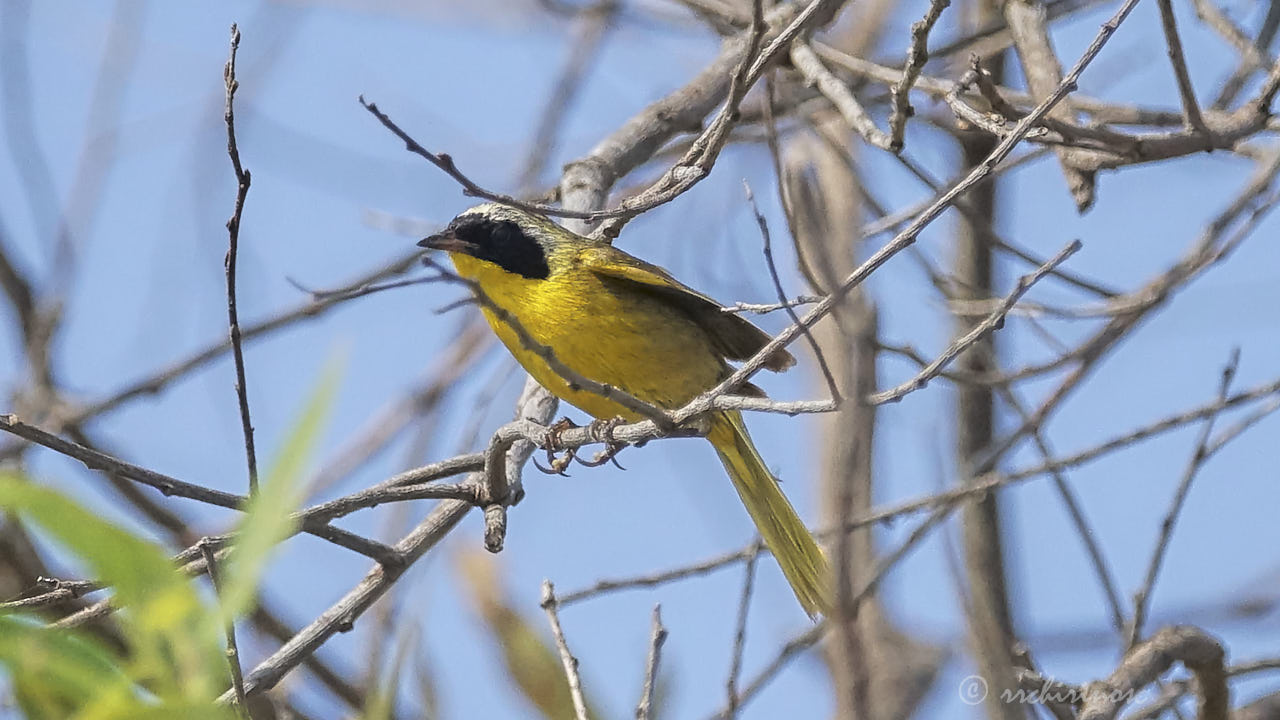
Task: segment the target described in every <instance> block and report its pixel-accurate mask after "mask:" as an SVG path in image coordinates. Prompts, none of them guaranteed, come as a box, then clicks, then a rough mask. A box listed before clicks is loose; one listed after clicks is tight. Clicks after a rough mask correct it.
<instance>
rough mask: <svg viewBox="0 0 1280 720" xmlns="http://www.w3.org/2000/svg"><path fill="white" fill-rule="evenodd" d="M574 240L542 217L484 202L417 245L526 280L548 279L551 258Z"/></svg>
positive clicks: (567, 232) (570, 234) (560, 228)
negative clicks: (466, 259)
mask: <svg viewBox="0 0 1280 720" xmlns="http://www.w3.org/2000/svg"><path fill="white" fill-rule="evenodd" d="M572 237H574V236H573V235H572V233H570V232H569V231H568V230H566V229H564V228H562V227H560V226H559V225H557V224H555V223H554V222H552V221H551V220H548V219H547V218H545V217H542V216H540V215H534V214H532V213H529V212H526V211H524V210H520V209H518V208H513V207H511V206H509V205H501V204H498V203H485V204H484V205H477V206H476V207H473V208H471V209H469V210H467V211H465V212H463V213H462V214H461V215H459V216H457V217H456V218H454V219H453V220H452V221H451V222H450V223H449V225H448V226H447V227H445V229H444V230H441V231H440V232H438V233H436V234H435V235H432V236H430V237H427V238H424V239H422V240H421V241H420V242H419V243H418V246H419V247H424V248H431V249H433V250H445V251H447V252H449V253H453V254H454V256H455V258H456V256H457V255H466V256H468V257H472V258H475V259H476V260H480V261H483V262H488V263H492V264H494V265H497V266H498V267H499V268H501V269H502V270H504V271H506V272H508V273H512V274H514V275H519V276H521V277H524V278H526V279H530V280H545V279H546V278H547V277H549V276H550V274H551V268H550V265H549V264H548V258H549V257H550V256H551V255H553V254H554V253H555V251H556V250H557V249H558V248H559V247H560V246H561V245H563V244H564V242H565V240H566V239H567V238H572Z"/></svg>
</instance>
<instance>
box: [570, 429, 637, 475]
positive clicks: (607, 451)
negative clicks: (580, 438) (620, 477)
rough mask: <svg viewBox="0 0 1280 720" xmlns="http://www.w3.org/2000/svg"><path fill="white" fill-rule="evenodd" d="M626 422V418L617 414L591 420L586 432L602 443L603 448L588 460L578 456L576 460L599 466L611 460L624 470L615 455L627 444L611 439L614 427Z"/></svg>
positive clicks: (589, 465)
mask: <svg viewBox="0 0 1280 720" xmlns="http://www.w3.org/2000/svg"><path fill="white" fill-rule="evenodd" d="M626 422H627V421H626V419H624V418H621V417H617V416H614V417H612V418H609V419H608V420H592V421H591V424H590V425H588V426H587V432H589V433H590V434H591V437H593V438H595V439H596V440H598V441H600V442H602V443H604V444H605V448H604V450H601V451H600V452H598V453H596V454H595V456H594V457H592V458H591V459H590V460H583V459H582V458H578V459H577V460H578V462H579V463H581V464H582V465H585V466H587V467H600V466H601V465H603V464H605V463H606V462H612V463H613V464H614V465H616V466H617V467H618V469H619V470H626V468H624V467H622V465H621V464H619V463H618V459H617V456H618V453H619V452H621V451H622V448H624V447H626V446H627V444H626V443H624V442H618V441H617V440H614V439H613V431H614V429H615V428H617V427H618V426H619V425H625V424H626Z"/></svg>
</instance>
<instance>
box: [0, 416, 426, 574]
mask: <svg viewBox="0 0 1280 720" xmlns="http://www.w3.org/2000/svg"><path fill="white" fill-rule="evenodd" d="M0 430H3V431H5V432H8V433H12V434H13V435H17V436H18V437H21V438H23V439H25V440H29V441H31V442H34V443H36V444H37V445H43V446H44V447H47V448H49V449H50V450H53V451H54V452H57V453H60V454H62V455H66V456H67V457H69V458H72V459H74V460H78V461H80V462H81V463H83V464H84V466H85V467H87V468H89V469H90V470H102V471H103V472H107V473H113V474H116V475H119V476H120V477H124V478H128V479H129V480H133V481H134V482H139V483H142V484H143V485H148V486H150V487H153V488H156V489H157V490H159V491H160V492H162V493H164V494H165V495H176V496H178V497H184V498H188V499H191V500H196V501H199V502H202V503H205V504H208V505H215V506H217V507H224V508H230V509H232V510H242V509H243V507H244V503H245V501H246V498H245V497H244V496H242V495H235V494H232V493H227V492H222V491H221V490H214V489H211V488H206V487H202V486H200V485H195V484H192V483H188V482H183V481H182V480H179V479H177V478H174V477H170V476H168V475H165V474H163V473H158V472H156V471H154V470H148V469H147V468H144V467H141V466H138V465H134V464H132V463H127V462H125V461H123V460H120V459H118V458H115V457H112V456H110V455H107V454H106V453H103V452H99V451H97V450H94V449H92V448H87V447H85V446H83V445H78V444H76V443H73V442H70V441H68V440H64V439H62V438H60V437H58V436H57V435H53V434H51V433H48V432H45V431H44V430H41V429H40V428H37V427H34V426H32V425H28V424H26V423H24V422H22V421H21V420H19V419H18V418H17V416H15V415H0ZM303 530H304V531H305V532H307V533H310V534H312V535H315V536H317V537H321V538H324V539H325V540H328V541H329V542H332V543H334V544H335V545H340V546H342V547H345V548H347V549H348V550H352V551H354V552H357V553H360V554H361V555H365V556H367V557H370V558H373V559H375V560H377V561H378V562H380V563H386V564H391V565H395V564H398V563H399V562H400V557H399V554H398V553H396V552H395V550H394V549H393V548H390V547H388V546H386V545H383V544H382V543H379V542H374V541H373V540H369V539H366V538H363V537H360V536H359V535H356V534H355V533H352V532H348V531H346V530H343V529H341V528H336V527H333V526H332V525H329V524H327V523H307V524H305V525H304V526H303Z"/></svg>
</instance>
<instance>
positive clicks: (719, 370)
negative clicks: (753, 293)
mask: <svg viewBox="0 0 1280 720" xmlns="http://www.w3.org/2000/svg"><path fill="white" fill-rule="evenodd" d="M418 245H420V246H421V247H425V248H432V249H435V250H444V251H447V252H448V253H449V257H450V258H451V259H452V260H453V264H454V267H455V268H457V271H458V274H459V275H461V276H462V277H464V278H467V279H469V280H471V281H473V282H475V283H476V284H477V285H478V287H479V288H480V290H481V291H482V292H483V293H484V294H485V295H486V296H487V298H488V299H489V300H490V301H491V302H492V303H493V304H495V305H497V306H498V307H500V308H502V309H503V310H504V311H505V312H506V313H509V314H510V316H511V317H514V318H515V320H516V321H517V322H518V323H519V325H520V326H521V327H522V328H523V329H524V330H525V331H526V332H527V333H528V334H529V335H530V336H532V338H533V339H534V340H536V341H537V342H538V343H539V344H541V345H543V346H545V347H546V348H549V349H550V350H551V353H552V354H553V355H554V356H555V359H556V360H558V361H559V362H560V363H562V364H563V365H565V366H567V367H569V368H570V369H572V370H573V371H574V372H576V373H578V374H579V375H582V376H583V377H585V378H588V379H591V380H594V381H596V382H599V383H602V384H606V385H611V386H613V387H617V388H620V389H622V390H625V391H626V392H628V393H630V394H631V395H633V396H635V397H637V398H639V399H641V400H644V401H645V402H648V403H650V404H653V405H656V406H658V407H661V408H665V409H669V410H675V409H678V408H680V407H683V406H684V405H685V404H687V403H688V402H689V401H690V400H692V399H694V398H695V397H697V396H698V395H700V394H702V393H703V392H706V391H707V390H710V389H711V388H713V387H715V386H716V385H717V384H719V383H720V382H721V381H722V380H724V379H725V378H726V377H728V376H729V374H730V373H731V372H732V368H731V367H730V366H729V364H728V362H727V360H746V359H747V358H749V357H751V356H752V355H754V354H755V353H756V352H757V351H758V350H759V349H760V348H762V347H764V345H765V344H766V343H767V342H768V341H769V336H768V335H767V334H765V333H764V332H763V331H762V330H760V329H759V328H757V327H756V326H754V325H752V324H751V323H750V322H748V321H747V320H745V319H743V318H742V317H740V316H738V315H735V314H732V313H725V312H722V311H721V309H720V305H719V303H717V302H715V301H714V300H712V299H711V298H709V297H707V296H705V295H702V294H701V293H698V292H697V291H695V290H692V289H690V288H688V287H686V286H684V285H682V284H680V283H679V282H678V281H676V280H675V278H673V277H671V275H670V274H668V273H667V272H666V271H665V270H663V269H662V268H660V267H657V266H656V265H651V264H649V263H646V262H644V261H643V260H640V259H638V258H635V257H633V256H631V255H628V254H627V253H625V252H623V251H621V250H618V249H617V248H615V247H613V246H612V245H608V244H606V243H600V242H596V241H593V240H590V239H588V238H585V237H582V236H581V235H577V234H575V233H573V232H570V231H569V230H566V229H565V228H563V227H561V226H560V225H557V224H556V223H554V222H552V221H551V220H549V219H547V218H545V217H542V216H539V215H534V214H531V213H528V212H525V211H523V210H519V209H517V208H513V207H509V206H506V205H499V204H495V203H488V204H484V205H479V206H477V207H474V208H471V209H470V210H467V211H466V212H464V213H462V214H461V215H459V216H458V217H456V218H454V219H453V221H452V222H451V223H449V226H448V227H446V228H445V229H444V230H443V231H442V232H440V233H439V234H436V235H432V236H431V237H428V238H426V239H424V240H422V241H421V242H419V243H418ZM482 309H483V312H484V314H485V317H486V318H487V319H488V321H489V325H490V326H491V327H492V328H493V331H494V332H495V333H496V334H497V335H498V337H499V338H500V339H501V340H502V342H503V343H504V344H505V345H506V346H507V349H508V350H510V351H511V354H512V355H514V356H515V358H516V360H518V361H519V362H520V364H521V365H523V366H524V368H525V370H527V371H529V374H530V375H532V376H533V377H534V379H536V380H537V381H538V382H539V383H541V384H542V386H543V387H545V388H547V389H548V390H550V391H551V392H552V393H554V394H555V395H556V396H558V397H560V398H561V399H563V400H565V401H567V402H569V403H572V404H573V405H576V406H577V407H579V408H581V409H582V410H584V411H585V412H587V413H589V414H591V415H594V416H595V417H596V418H599V419H602V420H611V419H613V418H616V417H621V418H622V419H624V420H626V421H628V422H635V421H639V420H643V419H644V418H643V417H641V416H640V415H639V414H638V413H636V412H634V411H632V410H629V409H627V408H625V407H623V406H622V405H620V404H618V403H617V402H615V401H613V400H609V399H607V398H605V397H602V396H601V395H598V394H595V393H592V392H588V391H586V390H583V389H580V388H577V387H575V386H571V385H570V383H569V382H568V381H566V380H565V379H564V378H562V377H561V376H560V375H559V374H557V373H556V371H555V370H554V369H552V367H551V366H550V365H549V364H548V363H547V361H546V360H545V359H544V358H543V357H542V356H540V355H539V354H538V353H537V352H535V351H533V350H531V349H530V348H528V347H526V346H525V345H524V344H523V343H521V341H520V337H519V334H518V333H517V332H516V331H515V330H513V329H512V327H511V326H510V325H509V324H508V323H507V322H506V321H504V320H503V319H502V318H501V317H499V315H500V313H494V312H493V310H492V309H490V308H489V307H484V306H482ZM543 354H544V355H545V352H544V353H543ZM794 364H795V358H793V357H792V356H791V354H790V353H788V352H786V351H785V350H779V351H778V352H777V353H775V354H774V355H773V356H771V357H770V358H769V361H768V362H767V363H766V364H765V367H767V368H768V369H770V370H773V371H781V370H785V369H786V368H789V367H791V366H792V365H794ZM736 392H738V393H739V394H742V395H752V396H760V397H763V395H764V393H763V391H761V390H760V389H759V388H757V387H755V386H754V385H751V384H745V385H743V386H742V387H740V388H738V389H737V390H736ZM707 439H708V440H710V441H711V444H712V445H713V446H715V449H716V452H717V453H718V454H719V455H720V460H721V462H723V463H724V467H725V470H727V471H728V473H729V477H730V478H732V479H733V485H734V487H735V488H736V489H737V491H738V495H739V496H740V497H741V498H742V504H743V505H745V506H746V508H747V512H748V513H750V515H751V519H752V520H753V521H754V522H755V525H756V528H757V529H758V530H759V531H760V535H761V536H762V537H763V538H764V541H765V544H766V545H768V547H769V550H770V552H772V553H773V556H774V557H775V558H777V560H778V564H779V565H780V566H781V568H782V572H783V574H784V575H785V576H786V578H787V581H788V582H789V583H790V584H791V589H792V590H793V591H794V592H795V594H796V598H797V599H799V601H800V604H801V606H803V607H804V610H805V612H807V613H808V614H809V615H810V616H811V617H812V616H814V615H816V614H818V613H820V612H823V611H824V610H826V608H827V607H828V604H829V597H830V595H829V592H828V589H827V588H828V587H829V582H830V580H829V575H828V571H827V563H826V559H825V558H824V556H823V554H822V551H821V550H820V549H819V548H818V544H817V543H816V542H815V541H814V539H813V536H812V535H810V534H809V531H808V529H806V528H805V526H804V523H803V522H801V520H800V518H799V516H797V515H796V511H795V510H794V509H793V508H792V507H791V503H790V502H788V501H787V498H786V496H785V495H783V494H782V490H781V489H780V488H779V487H778V481H777V480H776V479H775V478H774V477H773V475H772V474H771V473H770V472H769V470H768V469H767V468H766V467H765V464H764V460H762V459H761V457H760V453H759V452H758V451H757V450H756V448H755V445H753V444H752V442H751V436H750V435H748V434H747V428H746V425H745V424H743V422H742V415H741V414H740V413H738V412H736V411H720V412H715V413H713V414H712V415H711V423H710V430H709V432H708V433H707Z"/></svg>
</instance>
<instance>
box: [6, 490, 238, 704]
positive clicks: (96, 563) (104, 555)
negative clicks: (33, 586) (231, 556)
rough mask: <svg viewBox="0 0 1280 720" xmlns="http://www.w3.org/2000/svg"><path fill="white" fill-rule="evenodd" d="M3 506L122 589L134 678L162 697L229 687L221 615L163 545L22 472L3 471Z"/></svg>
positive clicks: (195, 696) (202, 694)
mask: <svg viewBox="0 0 1280 720" xmlns="http://www.w3.org/2000/svg"><path fill="white" fill-rule="evenodd" d="M0 509H4V510H8V511H10V512H14V513H18V514H20V515H21V516H23V517H25V518H27V519H28V520H30V521H32V522H34V523H36V524H37V525H39V526H40V527H41V528H42V529H43V530H44V531H45V532H46V533H47V534H48V535H50V536H51V537H53V538H54V539H55V540H57V541H58V542H60V543H61V544H62V545H63V546H64V547H66V549H68V550H70V551H71V552H72V553H74V554H75V555H76V556H77V557H79V558H80V559H81V560H83V561H84V562H85V563H86V564H87V565H88V566H89V568H90V572H91V574H92V575H93V577H94V578H95V579H98V580H101V581H103V582H105V583H107V584H108V585H110V586H111V587H112V588H113V589H114V591H115V597H114V598H113V604H115V605H116V606H117V607H120V608H121V611H120V612H119V613H117V616H116V617H117V619H118V620H119V621H120V623H121V628H122V630H123V632H124V635H125V638H126V640H127V642H128V643H129V647H130V659H129V662H128V664H127V666H126V668H125V672H126V674H127V675H128V676H129V678H130V679H131V680H132V681H134V682H136V683H141V684H144V685H146V686H147V687H148V689H149V690H150V692H151V693H152V694H153V695H154V697H155V698H156V699H157V700H159V701H161V702H166V701H171V700H175V699H178V698H185V699H188V700H203V701H207V700H208V699H210V698H212V697H215V696H216V695H217V693H218V692H219V691H220V689H221V688H222V687H225V685H226V677H227V665H226V661H225V658H224V657H223V654H222V650H221V640H220V633H219V630H218V625H217V624H216V622H215V620H216V618H215V616H214V614H213V613H212V612H210V611H209V610H208V609H207V608H206V607H204V605H203V604H202V603H201V602H200V599H199V597H198V596H197V594H196V592H195V589H194V588H193V587H192V586H191V584H190V581H189V580H188V579H187V578H186V577H184V576H183V575H182V574H181V573H180V572H179V571H178V570H177V568H175V567H174V566H173V563H172V562H171V561H170V560H169V558H168V557H167V555H166V554H165V553H164V551H162V550H161V549H160V548H159V547H158V546H156V545H154V544H152V543H150V542H147V541H145V540H143V539H142V538H139V537H137V536H135V535H133V534H131V533H129V532H128V531H126V530H124V529H122V528H119V527H116V526H115V525H113V524H111V523H109V522H107V521H106V520H104V519H102V518H101V517H100V516H99V515H98V514H96V513H93V512H90V511H89V510H87V509H86V508H84V507H81V506H80V505H79V504H77V503H75V502H74V501H72V500H71V499H69V498H67V497H65V496H63V495H61V494H60V493H58V492H56V491H54V490H51V489H49V488H46V487H42V486H39V485H36V484H34V483H32V482H30V481H29V480H28V479H27V478H25V477H23V476H21V475H19V474H16V473H14V472H0ZM50 642H53V641H50ZM113 697H114V696H113ZM104 707H109V704H107V705H104ZM108 716H109V715H108Z"/></svg>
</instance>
